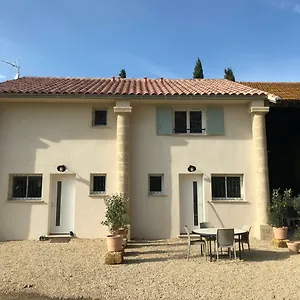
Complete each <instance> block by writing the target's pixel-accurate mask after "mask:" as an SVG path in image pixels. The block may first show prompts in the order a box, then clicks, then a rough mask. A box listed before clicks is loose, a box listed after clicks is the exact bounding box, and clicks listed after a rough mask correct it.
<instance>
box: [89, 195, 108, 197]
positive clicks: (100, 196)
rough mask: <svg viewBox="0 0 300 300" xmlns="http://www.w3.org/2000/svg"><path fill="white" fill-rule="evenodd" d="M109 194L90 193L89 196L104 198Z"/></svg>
mask: <svg viewBox="0 0 300 300" xmlns="http://www.w3.org/2000/svg"><path fill="white" fill-rule="evenodd" d="M107 196H108V195H107V194H89V197H92V198H104V197H107Z"/></svg>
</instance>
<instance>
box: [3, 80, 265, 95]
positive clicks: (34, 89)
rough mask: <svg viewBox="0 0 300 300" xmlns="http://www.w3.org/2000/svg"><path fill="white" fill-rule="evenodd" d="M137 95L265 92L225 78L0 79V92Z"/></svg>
mask: <svg viewBox="0 0 300 300" xmlns="http://www.w3.org/2000/svg"><path fill="white" fill-rule="evenodd" d="M1 94H2V95H7V94H37V95H38V94H46V95H61V94H63V95H102V96H105V95H136V96H173V95H183V96H199V95H200V96H202V95H235V96H239V95H245V96H246V95H267V93H265V92H263V91H260V90H258V89H255V88H252V87H247V86H244V85H242V84H239V83H236V82H232V81H229V80H226V79H163V78H160V79H148V78H144V79H120V78H114V77H112V78H55V77H22V78H20V79H16V80H10V81H5V82H3V83H0V95H1Z"/></svg>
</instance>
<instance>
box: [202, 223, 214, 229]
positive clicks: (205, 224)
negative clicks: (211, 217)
mask: <svg viewBox="0 0 300 300" xmlns="http://www.w3.org/2000/svg"><path fill="white" fill-rule="evenodd" d="M199 227H200V228H214V225H213V224H212V223H211V222H200V223H199Z"/></svg>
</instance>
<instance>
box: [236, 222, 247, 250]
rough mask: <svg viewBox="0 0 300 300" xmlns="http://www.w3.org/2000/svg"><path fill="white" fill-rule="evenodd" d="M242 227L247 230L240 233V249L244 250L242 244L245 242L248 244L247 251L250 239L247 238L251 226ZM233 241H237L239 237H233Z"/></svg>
mask: <svg viewBox="0 0 300 300" xmlns="http://www.w3.org/2000/svg"><path fill="white" fill-rule="evenodd" d="M242 229H244V230H246V231H247V232H245V233H243V234H241V244H242V250H243V252H244V244H247V245H248V251H250V239H249V235H250V230H251V226H249V225H243V227H242ZM235 241H236V242H237V243H238V242H239V239H238V238H235Z"/></svg>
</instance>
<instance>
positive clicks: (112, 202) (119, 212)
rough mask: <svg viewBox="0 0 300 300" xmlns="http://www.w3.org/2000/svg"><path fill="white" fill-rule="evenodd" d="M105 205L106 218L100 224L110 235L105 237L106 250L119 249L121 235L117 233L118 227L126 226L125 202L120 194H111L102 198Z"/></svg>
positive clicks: (121, 239)
mask: <svg viewBox="0 0 300 300" xmlns="http://www.w3.org/2000/svg"><path fill="white" fill-rule="evenodd" d="M104 202H105V205H106V213H105V217H106V220H105V221H102V222H101V224H102V225H105V226H107V227H108V229H109V231H110V233H111V234H110V235H108V236H107V237H106V240H107V251H109V252H112V251H115V252H117V251H121V250H122V244H123V236H121V235H120V234H119V229H120V228H124V227H126V225H127V224H128V222H127V220H128V211H127V202H128V200H127V199H125V198H124V197H123V196H122V195H120V194H115V195H111V196H109V197H106V198H105V199H104Z"/></svg>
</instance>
